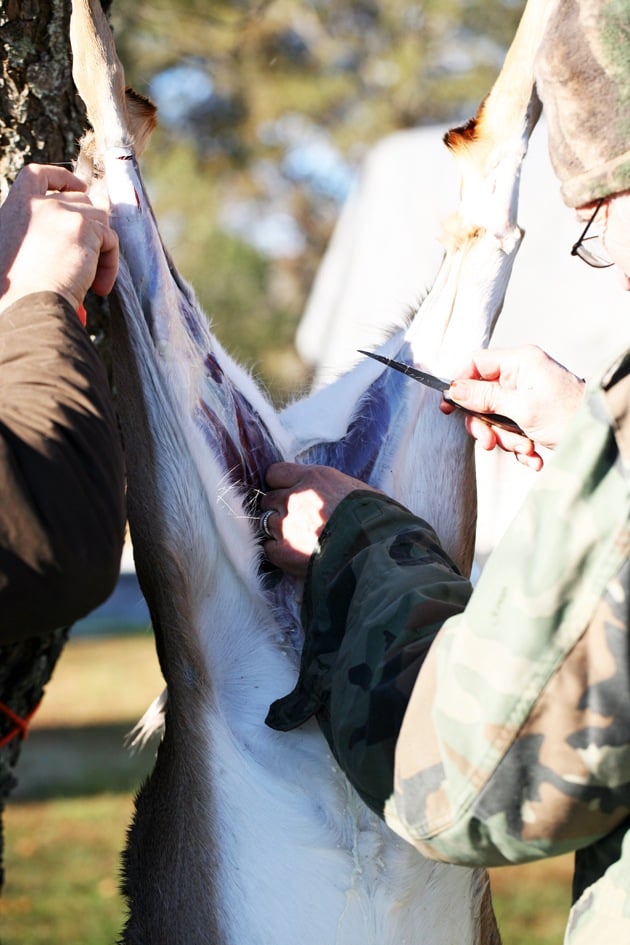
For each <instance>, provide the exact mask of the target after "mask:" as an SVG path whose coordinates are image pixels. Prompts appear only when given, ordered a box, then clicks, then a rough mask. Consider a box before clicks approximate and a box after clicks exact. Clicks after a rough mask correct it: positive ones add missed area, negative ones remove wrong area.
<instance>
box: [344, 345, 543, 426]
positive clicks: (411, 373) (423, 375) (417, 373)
mask: <svg viewBox="0 0 630 945" xmlns="http://www.w3.org/2000/svg"><path fill="white" fill-rule="evenodd" d="M358 351H359V354H365V355H367V357H368V358H373V359H374V360H375V361H380V363H381V364H384V365H386V367H390V368H393V369H394V370H395V371H400V373H401V374H404V375H406V377H410V378H412V380H414V381H419V383H420V384H424V385H425V386H426V387H432V388H433V389H434V390H438V391H441V393H442V394H444V391H446V390H448V389H449V387H450V386H451V381H447V380H444V378H441V377H436V376H435V375H434V374H429V373H427V372H426V371H421V370H420V369H419V368H416V367H412V366H411V365H410V364H405V363H404V362H403V361H395V360H394V359H393V358H386V357H384V356H383V355H382V354H375V352H373V351H362V350H361V349H360V348H359V349H358ZM444 400H445V401H446V402H447V403H448V404H452V406H453V407H456V408H457V410H461V411H462V413H466V414H468V415H469V416H470V417H478V418H479V419H480V420H483V421H484V422H485V423H487V424H489V426H492V427H500V428H501V429H502V430H507V431H508V432H510V433H517V434H518V435H519V436H525V437H526V436H527V434H526V433H525V432H524V431H523V430H522V429H521V427H520V426H519V425H518V423H516V421H514V420H512V419H511V418H510V417H506V416H504V415H503V414H502V413H481V412H480V411H478V410H469V408H468V407H462V406H461V405H460V404H458V403H455V401H454V400H451V398H450V397H446V396H445V397H444Z"/></svg>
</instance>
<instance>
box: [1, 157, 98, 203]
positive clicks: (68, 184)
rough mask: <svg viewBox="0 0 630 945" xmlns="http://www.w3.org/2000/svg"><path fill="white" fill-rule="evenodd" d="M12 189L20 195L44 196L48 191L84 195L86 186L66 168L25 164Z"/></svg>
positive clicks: (54, 165) (53, 165)
mask: <svg viewBox="0 0 630 945" xmlns="http://www.w3.org/2000/svg"><path fill="white" fill-rule="evenodd" d="M13 187H17V188H18V191H19V192H21V193H31V194H33V195H40V196H44V194H46V193H47V192H48V191H53V190H54V191H59V192H60V193H64V192H70V191H76V192H77V193H84V192H85V191H86V189H87V188H86V185H85V183H84V182H83V181H82V180H81V178H79V177H77V176H76V175H75V174H73V173H72V172H71V171H69V170H68V169H67V168H66V167H60V166H58V165H56V164H27V165H26V167H23V168H22V170H21V171H20V173H19V174H18V176H17V178H16V180H15V184H14V185H13Z"/></svg>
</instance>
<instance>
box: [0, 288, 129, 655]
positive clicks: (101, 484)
mask: <svg viewBox="0 0 630 945" xmlns="http://www.w3.org/2000/svg"><path fill="white" fill-rule="evenodd" d="M123 483H124V477H123V460H122V452H121V447H120V442H119V437H118V431H117V426H116V419H115V415H114V410H113V405H112V402H111V396H110V392H109V388H108V384H107V379H106V376H105V372H104V370H103V366H102V364H101V363H100V360H99V358H98V356H97V354H96V351H95V350H94V347H93V345H92V343H91V342H90V339H89V337H88V335H87V334H86V332H85V330H84V329H83V328H82V326H81V324H80V322H79V320H78V318H77V316H76V314H75V312H73V311H72V308H71V306H70V305H69V304H68V303H67V302H65V301H64V299H63V298H61V297H60V296H58V295H56V294H54V293H49V292H42V293H37V294H34V295H30V296H27V297H25V298H23V299H21V300H20V301H18V302H16V303H15V304H14V305H12V306H10V307H9V308H8V309H6V310H5V311H3V312H1V313H0V644H4V643H8V642H12V641H14V640H19V639H23V638H25V637H29V636H34V635H41V634H43V633H46V632H49V631H51V630H54V629H57V628H59V627H63V626H68V625H69V624H71V623H73V622H74V621H75V620H77V619H78V618H80V617H82V616H84V615H85V614H86V613H88V612H89V611H90V610H92V609H93V608H94V607H96V606H97V605H98V604H100V603H101V602H102V601H103V600H105V599H106V597H108V596H109V594H110V593H111V591H112V589H113V587H114V584H115V581H116V578H117V575H118V570H119V566H120V554H121V549H122V541H123V533H124V491H123V488H124V487H123Z"/></svg>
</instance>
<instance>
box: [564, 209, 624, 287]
mask: <svg viewBox="0 0 630 945" xmlns="http://www.w3.org/2000/svg"><path fill="white" fill-rule="evenodd" d="M604 203H605V198H602V199H601V200H598V201H597V203H596V204H595V209H594V210H593V213H592V215H591V218H590V220H589V221H588V223H587V224H586V226H585V227H584V229H583V230H582V232H581V234H580V238H579V240H578V241H577V243H574V244H573V246H572V247H571V255H572V256H578V257H579V258H580V259H581V260H582V261H583V262H585V263H587V264H588V265H589V266H593V267H594V268H595V269H608V267H609V266H614V263H613V261H612V260H611V259H610V257H609V256H608V255H607V254H606V250H605V249H604V247H603V245H602V242H601V235H600V234H599V233H595V234H594V235H593V236H587V235H586V234H587V233H588V231H589V230H590V228H591V226H592V225H593V223H594V221H595V217H596V216H597V214H598V213H599V211H600V210H601V208H602V206H603V205H604ZM591 241H592V242H591ZM595 241H596V242H595ZM588 242H591V245H590V246H585V245H584V244H585V243H588Z"/></svg>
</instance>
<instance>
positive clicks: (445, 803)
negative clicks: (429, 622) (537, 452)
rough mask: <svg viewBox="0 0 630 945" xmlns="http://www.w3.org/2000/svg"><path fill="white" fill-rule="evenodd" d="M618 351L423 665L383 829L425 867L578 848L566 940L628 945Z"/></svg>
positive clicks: (627, 363) (628, 732) (625, 537)
mask: <svg viewBox="0 0 630 945" xmlns="http://www.w3.org/2000/svg"><path fill="white" fill-rule="evenodd" d="M629 410H630V353H628V354H626V355H625V356H624V357H623V358H622V359H621V360H620V362H619V363H618V364H617V365H615V367H614V368H613V369H612V370H611V371H610V372H609V373H608V375H607V376H606V377H605V378H604V380H603V382H602V384H601V385H593V387H592V388H591V390H590V393H589V396H588V398H587V400H586V403H585V405H584V407H583V408H582V409H581V410H580V412H579V413H578V415H577V416H576V418H575V421H574V423H573V425H572V427H571V430H570V431H569V432H568V434H567V436H566V438H565V439H564V440H563V442H562V444H561V445H560V447H559V448H558V450H557V451H556V454H555V456H554V459H553V461H552V463H550V464H549V465H548V467H547V469H546V470H545V472H544V473H543V474H541V476H540V478H539V480H538V481H537V484H536V486H535V487H534V490H533V491H532V493H531V494H530V496H529V497H528V500H527V501H526V502H525V504H524V506H523V508H522V510H521V512H520V513H519V514H518V515H517V517H516V519H515V520H514V522H513V523H512V525H511V526H510V528H509V529H508V531H507V533H506V535H505V536H504V539H503V540H502V541H501V542H500V544H499V546H498V547H497V548H496V549H495V551H494V553H493V555H492V556H491V558H490V560H489V561H488V564H487V565H486V568H485V569H484V572H483V574H482V576H481V579H480V582H479V584H478V586H477V588H476V589H475V591H474V593H473V595H472V597H471V599H470V602H469V604H468V606H467V607H466V610H465V612H464V613H462V614H461V615H460V616H456V617H453V618H452V619H450V620H449V621H448V622H447V623H446V624H445V626H444V627H443V629H442V631H441V632H440V634H439V636H438V638H437V640H436V642H435V645H434V646H433V647H432V649H431V651H430V653H429V655H428V657H427V660H426V661H425V663H424V665H423V667H422V670H421V672H420V675H419V677H418V680H417V684H416V686H415V688H414V691H413V693H412V696H411V699H410V703H409V706H408V709H407V712H406V714H405V718H404V722H403V726H402V729H401V733H400V737H399V739H398V744H397V750H396V783H395V794H394V796H393V797H392V798H391V799H390V800H389V801H388V803H387V805H386V819H387V821H388V823H389V824H390V825H391V826H392V827H393V828H394V829H395V830H396V831H397V832H398V833H400V834H401V835H402V836H404V837H405V838H406V839H408V840H409V841H410V842H412V843H414V844H415V845H416V847H417V848H418V849H419V850H420V851H421V852H422V853H424V854H425V855H428V856H431V857H433V858H438V859H444V860H448V861H452V862H456V863H460V864H464V865H485V866H490V865H500V864H502V863H518V862H524V861H527V860H532V859H537V858H540V857H546V856H554V855H557V854H559V853H562V852H564V851H567V850H577V851H578V853H577V857H576V875H575V886H574V896H575V899H576V901H575V903H574V906H573V909H572V912H571V916H570V920H569V926H568V929H567V937H566V939H565V942H566V943H567V945H569V943H570V945H586V943H587V942H588V943H589V945H593V943H598V945H619V943H621V942H630V839H629V834H628V832H627V829H626V828H627V827H628V826H629V825H630V820H629V817H630V654H629V650H628V601H629V597H628V594H629V591H630V587H629V580H630V567H629V563H628V551H629V549H630V501H629V500H630V497H629V488H628V472H629V469H630V415H629Z"/></svg>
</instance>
